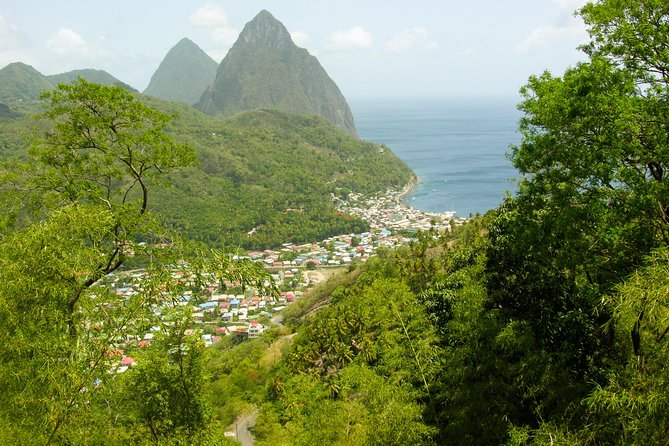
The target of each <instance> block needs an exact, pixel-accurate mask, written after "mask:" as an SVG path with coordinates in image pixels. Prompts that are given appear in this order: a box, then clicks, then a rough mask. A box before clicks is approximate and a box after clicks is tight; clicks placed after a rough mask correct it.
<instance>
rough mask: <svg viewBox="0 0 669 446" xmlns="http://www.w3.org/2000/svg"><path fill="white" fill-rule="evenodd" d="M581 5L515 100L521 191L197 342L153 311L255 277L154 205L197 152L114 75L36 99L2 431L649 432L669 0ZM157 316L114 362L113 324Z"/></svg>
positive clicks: (4, 360)
mask: <svg viewBox="0 0 669 446" xmlns="http://www.w3.org/2000/svg"><path fill="white" fill-rule="evenodd" d="M579 14H580V15H581V17H582V18H583V20H584V21H585V23H586V25H587V27H588V32H589V34H590V42H589V43H588V44H586V45H584V46H583V48H582V49H583V51H584V52H585V54H586V55H587V60H586V61H584V62H581V63H579V64H577V65H575V66H574V67H572V68H570V69H568V70H567V71H566V72H565V73H563V74H562V75H560V76H556V75H553V74H551V73H548V72H546V73H543V74H540V75H535V76H532V77H530V79H529V81H528V83H527V84H526V85H525V86H524V87H523V88H522V90H521V93H522V98H523V99H522V102H521V103H520V104H519V108H520V110H521V111H522V112H523V117H522V119H521V120H520V122H519V130H520V132H521V134H522V140H521V142H520V144H518V145H517V146H516V147H513V149H512V151H511V153H510V159H511V161H512V162H513V164H514V166H515V167H516V168H517V170H518V172H519V173H520V175H521V179H520V181H519V187H518V191H517V193H516V194H514V195H513V196H509V197H507V198H506V199H505V201H504V203H503V204H502V205H500V207H498V208H497V209H494V210H491V211H490V212H488V213H486V214H485V215H483V216H479V217H477V218H472V219H470V220H469V221H468V222H467V223H466V224H465V225H463V226H462V227H460V228H457V229H454V230H453V231H451V232H446V233H436V232H434V231H428V232H424V233H419V234H417V235H416V237H415V239H414V241H413V242H412V243H411V244H410V245H408V246H404V247H400V248H397V249H395V250H390V249H385V250H380V251H379V252H377V255H376V256H374V257H372V258H370V260H369V261H367V262H366V263H362V264H357V265H352V266H350V267H349V268H348V271H346V272H345V273H342V274H340V275H337V276H335V277H333V278H332V279H330V280H329V281H327V282H324V283H322V284H320V285H319V286H318V287H316V288H315V289H314V290H313V291H312V292H310V293H309V295H308V296H307V297H305V298H304V299H301V300H299V301H297V302H296V303H294V304H292V305H290V306H289V307H288V308H286V309H285V310H284V311H283V313H282V314H283V318H284V320H283V324H282V325H278V326H275V327H273V328H272V329H270V330H269V331H268V332H267V333H265V334H264V335H263V336H262V337H260V338H258V339H250V340H246V341H243V342H238V341H235V340H234V339H233V338H232V337H230V338H225V339H223V340H222V341H220V342H218V343H216V344H214V346H212V347H209V348H205V347H204V346H203V344H202V342H201V341H200V340H199V338H198V337H194V336H189V335H187V333H186V331H187V329H188V327H190V317H191V315H190V314H189V312H188V310H187V308H186V307H179V306H170V305H167V303H169V302H174V301H175V299H177V297H178V296H180V295H182V294H183V293H184V291H185V290H187V289H190V290H198V289H201V287H202V284H203V283H205V282H207V280H213V278H217V282H218V283H224V282H226V281H227V282H235V283H238V284H239V285H240V286H248V287H256V288H257V289H259V290H263V292H266V293H273V292H276V290H273V289H272V286H271V282H270V281H268V280H267V273H265V272H264V270H263V269H262V268H261V267H258V265H256V264H253V263H252V262H241V263H237V262H234V261H233V260H232V259H231V258H230V257H229V256H228V255H227V254H226V253H225V252H224V251H221V250H218V249H210V248H207V249H203V248H201V245H200V244H198V243H196V244H192V243H190V242H189V240H188V239H187V237H180V236H179V234H178V231H175V230H174V229H175V228H173V227H168V228H165V226H164V225H163V222H162V221H161V219H160V217H157V218H154V217H152V213H151V211H150V205H149V201H148V197H149V196H151V197H152V195H149V193H148V192H149V189H150V188H155V187H159V186H160V185H161V180H160V178H161V177H163V176H164V175H167V174H171V175H177V176H178V175H179V174H180V172H183V170H184V169H189V168H191V167H189V166H193V165H194V164H195V163H196V160H197V155H196V151H195V149H194V148H193V145H192V144H190V143H188V141H181V140H178V139H177V138H174V137H173V135H172V134H170V133H169V132H168V133H166V132H164V128H165V127H166V126H167V123H168V122H169V121H170V120H171V119H173V116H172V115H170V114H166V113H164V112H161V111H158V110H156V109H154V108H151V107H150V106H148V105H146V104H144V103H142V102H141V101H136V100H135V98H134V97H133V96H132V95H131V94H130V93H127V92H124V91H123V90H121V89H115V88H107V87H102V86H96V85H95V84H89V83H86V82H80V83H77V84H73V85H71V86H65V87H61V88H60V89H58V90H55V91H53V92H51V93H47V94H46V95H45V100H46V101H47V102H48V104H49V108H48V111H47V117H48V118H49V119H51V120H52V122H53V125H52V127H51V128H50V129H49V130H48V131H47V132H46V133H44V134H43V135H42V136H41V137H40V138H39V139H38V140H37V141H36V142H35V143H34V145H33V147H32V149H31V152H30V155H29V160H27V162H29V163H30V164H28V165H27V166H25V167H23V169H24V170H21V171H17V170H16V169H17V167H16V164H14V163H12V164H9V165H6V166H4V168H3V171H2V175H3V183H2V184H3V186H2V189H1V191H2V194H3V195H2V197H3V206H5V208H6V210H7V211H6V212H5V213H4V214H3V219H2V220H1V221H0V223H1V226H0V229H1V234H0V248H1V249H0V271H2V277H3V280H2V281H1V282H0V320H2V324H0V332H1V333H2V334H1V338H0V339H2V340H3V341H2V343H1V344H0V388H2V389H4V390H5V391H4V392H2V393H1V394H0V443H3V444H68V445H76V444H128V443H133V444H201V445H219V444H234V442H233V441H232V440H230V439H227V438H226V437H225V436H224V431H225V429H226V428H227V427H228V426H229V425H230V424H231V423H233V422H234V420H235V419H236V417H237V416H238V415H239V414H242V413H248V412H253V411H255V410H257V411H258V418H257V422H256V426H255V427H254V429H253V434H254V436H255V444H257V445H261V446H262V445H311V444H315V443H318V444H331V445H407V444H412V445H414V444H415V445H434V444H467V445H472V444H473V445H497V444H499V445H554V444H560V445H616V444H620V445H627V444H639V445H651V444H652V445H656V444H668V440H667V438H669V418H668V417H667V413H669V389H668V388H667V383H668V382H669V375H668V373H669V372H668V371H667V367H666V364H667V360H668V359H669V358H668V357H667V355H668V354H669V340H668V339H667V337H668V336H667V334H668V333H669V274H668V271H669V246H667V245H668V243H669V190H667V188H668V186H669V184H668V179H667V175H668V174H667V168H668V167H669V166H668V164H669V5H668V4H667V3H666V2H664V1H661V0H631V1H622V0H600V1H598V2H594V3H590V4H588V5H586V6H585V7H583V9H582V10H580V11H579ZM92 110H95V112H93V113H90V112H91V111H92ZM263 113H269V114H270V115H272V116H274V117H275V118H274V119H284V116H283V115H282V114H274V113H273V112H263ZM253 116H257V115H247V116H244V115H242V116H240V117H239V119H242V120H244V121H246V122H247V123H248V125H249V126H252V127H253V128H252V129H251V128H249V132H258V133H255V134H256V135H258V137H259V138H260V137H261V136H262V137H270V136H269V135H270V133H262V125H260V126H257V127H256V125H257V124H256V123H255V122H253V119H255V118H253ZM252 118H253V119H252ZM305 119H309V118H305ZM82 128H83V129H87V131H83V132H82V131H81V130H82ZM224 130H225V129H224V128H221V129H220V132H221V135H224V134H225V131H224ZM287 131H289V130H287ZM209 134H211V133H209ZM212 137H213V136H212ZM221 137H222V138H223V137H224V136H221ZM227 137H230V138H234V135H229V134H228V136H227ZM240 174H242V175H243V172H240ZM149 239H151V240H162V241H165V242H166V243H164V244H162V245H161V246H160V247H158V245H156V244H152V243H143V242H142V240H149ZM131 251H132V253H133V254H132V255H134V256H140V257H142V259H143V262H144V264H145V265H146V268H147V271H148V272H149V273H150V274H149V275H148V276H147V279H146V280H145V281H144V282H143V283H142V284H141V286H138V287H137V289H138V292H137V294H135V295H133V297H132V298H125V297H122V296H118V295H115V294H113V293H111V292H110V291H109V289H108V288H106V287H105V285H104V284H105V282H106V281H107V280H111V277H112V276H113V275H115V274H120V271H122V269H123V267H124V265H125V264H126V263H127V261H128V259H129V257H130V252H131ZM184 259H187V261H184ZM174 265H179V268H180V269H179V274H174ZM184 277H187V278H189V280H188V281H184V280H182V279H183V278H184ZM195 292H197V291H195ZM156 308H162V309H163V311H164V314H163V317H162V318H160V319H157V318H156V315H155V310H156ZM152 325H160V328H161V329H160V330H159V333H160V334H159V335H158V336H157V337H156V341H155V342H154V343H152V344H151V346H150V348H147V349H145V350H142V351H138V352H137V358H139V359H141V362H138V365H137V366H136V367H133V368H132V369H130V370H129V371H127V372H126V373H123V374H117V373H110V371H111V370H112V369H111V364H112V363H113V360H114V358H113V357H111V356H113V355H110V354H109V352H110V349H112V347H113V346H114V345H116V343H117V342H118V337H119V335H120V333H121V332H126V331H128V330H131V329H135V330H138V331H141V330H145V329H146V327H148V326H152Z"/></svg>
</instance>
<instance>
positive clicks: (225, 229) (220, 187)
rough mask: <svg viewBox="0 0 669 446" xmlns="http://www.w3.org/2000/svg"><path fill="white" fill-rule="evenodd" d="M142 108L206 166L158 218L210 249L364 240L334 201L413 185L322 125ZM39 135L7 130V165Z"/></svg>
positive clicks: (182, 176)
mask: <svg viewBox="0 0 669 446" xmlns="http://www.w3.org/2000/svg"><path fill="white" fill-rule="evenodd" d="M143 100H145V101H146V102H148V103H149V104H150V105H151V106H153V107H155V108H158V109H160V110H163V111H165V112H167V113H170V114H172V113H174V114H176V115H178V116H179V118H178V120H177V122H176V123H175V126H174V128H172V129H171V130H170V133H171V134H173V136H174V137H175V139H176V140H178V141H181V142H187V143H189V144H191V145H192V146H193V147H194V148H195V150H196V152H197V155H198V158H199V166H198V167H193V168H189V169H186V170H184V171H182V172H180V173H179V174H177V175H174V176H173V177H172V178H171V182H172V187H171V188H168V189H166V190H161V191H158V192H156V193H154V194H152V195H151V200H150V203H151V210H152V211H153V212H154V213H156V214H157V215H158V216H159V217H160V219H161V220H162V221H163V223H165V224H166V225H167V226H169V227H173V228H176V229H179V230H181V231H182V232H183V234H184V235H185V236H186V237H188V238H191V239H193V240H199V241H203V242H205V243H207V244H209V245H212V246H242V247H246V248H265V247H274V246H278V245H280V244H281V243H284V242H287V241H296V242H297V241H304V242H306V241H316V240H321V239H324V238H327V237H329V236H332V235H335V234H341V233H352V232H360V231H363V230H365V228H366V224H365V223H364V222H362V221H361V220H359V219H357V218H352V217H349V216H345V215H341V214H339V213H338V212H336V210H335V209H334V207H333V205H332V203H331V200H330V194H331V193H335V194H345V193H347V192H348V191H359V192H367V193H372V192H377V191H383V190H386V189H387V188H389V187H401V186H403V185H405V184H406V183H407V182H409V181H410V179H411V178H412V177H413V173H412V172H411V170H410V169H409V168H408V167H407V166H406V164H404V163H403V162H402V161H401V160H399V159H398V158H397V157H396V156H395V155H394V154H393V153H392V152H391V151H390V150H384V151H380V150H379V146H378V144H374V143H371V142H364V141H360V140H359V139H357V138H353V137H351V136H348V135H346V134H345V133H344V132H341V131H339V130H337V129H335V128H334V127H333V126H332V125H331V124H330V123H329V122H327V121H326V120H325V119H323V118H319V117H317V116H310V117H306V116H300V115H295V114H290V113H285V112H279V111H275V110H274V111H268V110H255V111H251V112H245V113H242V114H239V115H235V116H231V117H229V118H227V119H224V120H221V119H220V118H215V117H210V116H207V115H204V114H203V113H201V112H199V111H197V110H195V109H194V108H193V107H190V106H188V105H186V104H179V103H176V102H168V101H162V100H159V99H155V98H150V97H143ZM33 125H34V123H33V122H32V120H31V118H29V117H27V116H24V117H21V118H19V119H13V120H9V121H7V120H5V121H0V135H2V136H1V138H2V139H1V140H0V149H1V150H0V155H2V156H4V157H7V158H22V157H24V156H25V154H26V151H27V148H26V146H25V143H24V141H25V137H26V134H27V133H28V131H29V129H31V128H32V127H33ZM247 233H251V235H248V234H247Z"/></svg>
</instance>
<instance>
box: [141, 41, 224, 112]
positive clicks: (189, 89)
mask: <svg viewBox="0 0 669 446" xmlns="http://www.w3.org/2000/svg"><path fill="white" fill-rule="evenodd" d="M217 68H218V63H217V62H216V61H214V59H212V58H211V57H209V55H208V54H207V53H205V52H204V51H202V49H201V48H200V47H199V46H197V45H196V44H195V43H193V41H191V40H190V39H187V38H184V39H181V40H180V41H179V42H178V43H177V44H176V45H175V46H174V47H173V48H172V49H170V50H169V51H168V52H167V54H166V55H165V58H164V59H163V61H162V62H161V63H160V65H159V66H158V69H157V70H156V72H155V73H153V76H151V81H150V82H149V85H148V86H147V87H146V90H144V92H143V93H144V94H146V95H149V96H153V97H156V98H160V99H165V100H168V101H178V102H183V103H185V104H190V105H192V104H195V103H196V102H197V101H198V100H199V99H200V97H202V94H203V93H204V91H205V90H206V89H207V88H208V87H209V86H210V85H211V84H212V82H214V79H215V78H216V69H217Z"/></svg>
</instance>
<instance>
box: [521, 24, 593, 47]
mask: <svg viewBox="0 0 669 446" xmlns="http://www.w3.org/2000/svg"><path fill="white" fill-rule="evenodd" d="M587 35H588V33H587V32H586V30H585V25H584V24H583V23H582V22H577V21H574V22H572V23H570V24H569V25H566V26H555V25H548V26H540V27H539V28H536V29H535V30H534V31H532V33H530V35H529V36H527V37H526V38H525V40H523V41H522V42H520V43H519V44H518V45H517V46H516V50H517V51H518V52H521V53H527V52H529V51H531V50H533V49H535V48H539V47H543V46H546V45H548V44H550V43H551V42H553V41H556V40H563V39H571V40H583V41H584V40H585V39H586V37H587Z"/></svg>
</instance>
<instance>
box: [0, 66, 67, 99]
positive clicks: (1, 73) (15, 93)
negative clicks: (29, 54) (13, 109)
mask: <svg viewBox="0 0 669 446" xmlns="http://www.w3.org/2000/svg"><path fill="white" fill-rule="evenodd" d="M53 87H54V85H53V84H52V83H51V82H50V81H49V80H48V79H47V78H46V77H45V76H44V75H43V74H42V73H40V72H39V71H37V70H36V69H34V68H33V67H31V66H30V65H26V64H24V63H21V62H15V63H12V64H9V65H7V66H6V67H4V68H2V69H1V70H0V101H2V102H4V103H6V104H10V103H13V102H17V101H21V102H23V101H29V102H30V101H36V100H38V99H39V95H40V94H41V93H42V92H43V91H45V90H51V89H52V88H53Z"/></svg>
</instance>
